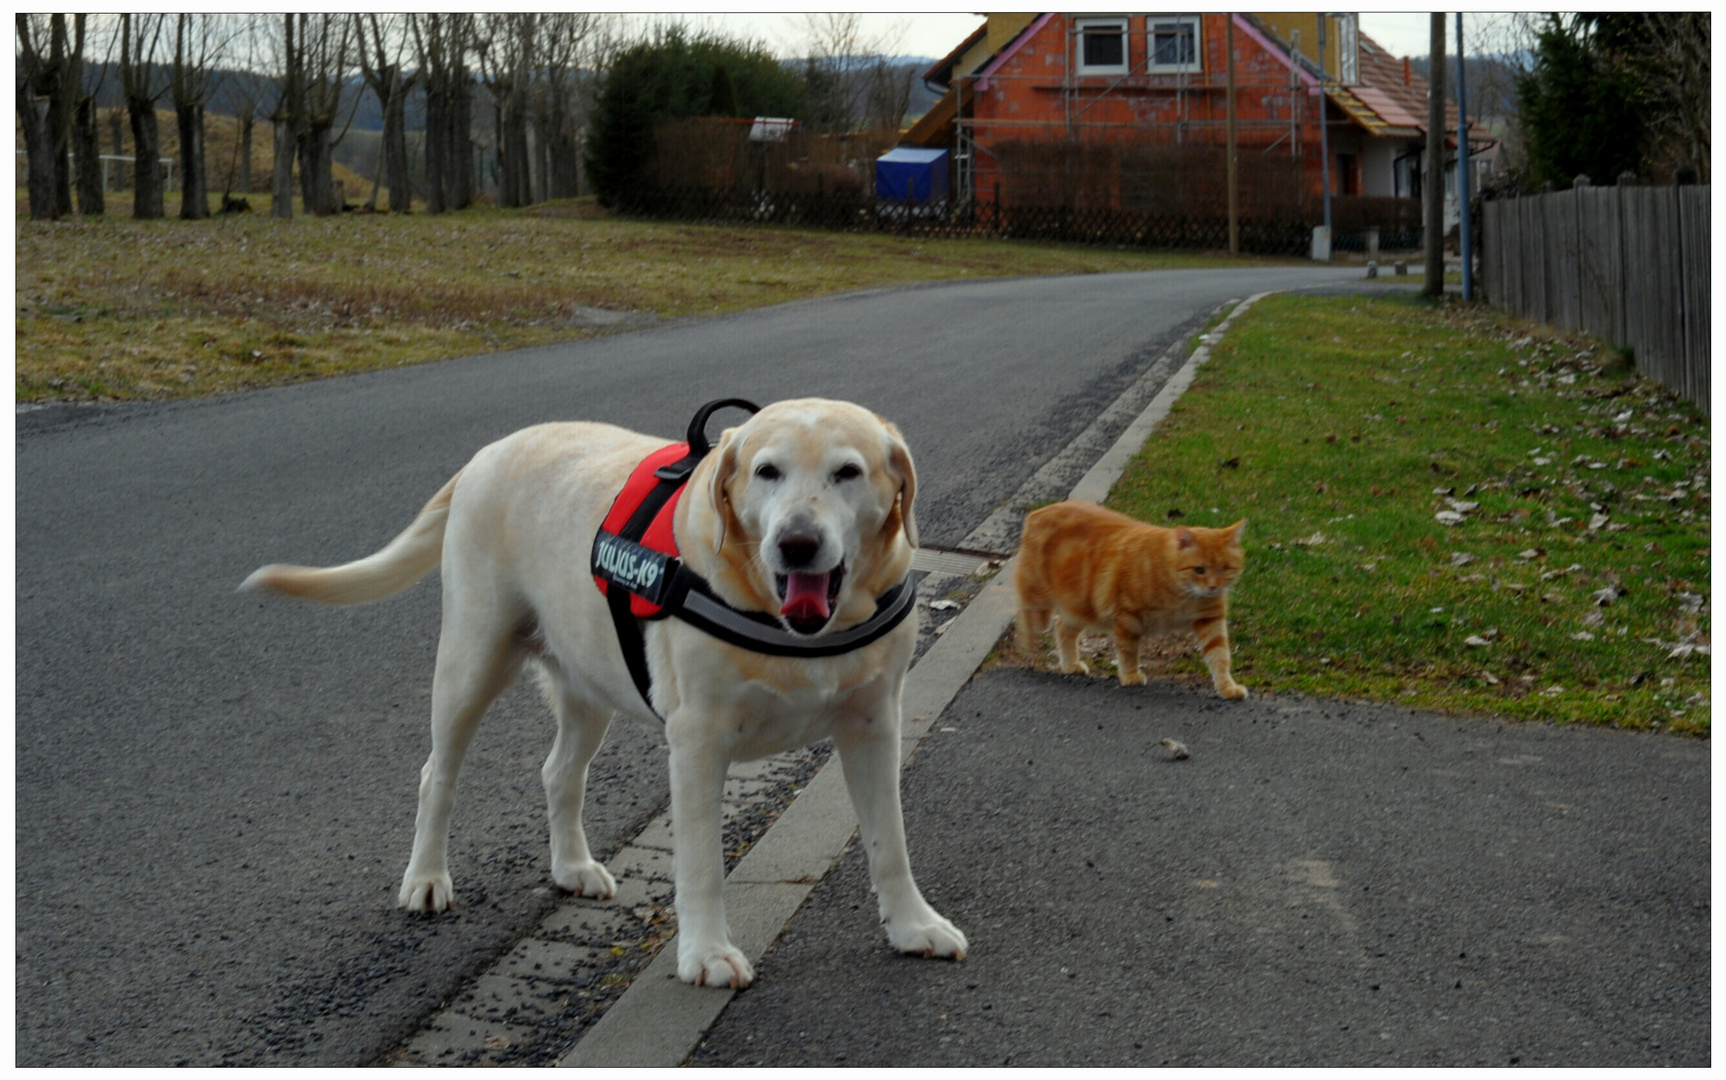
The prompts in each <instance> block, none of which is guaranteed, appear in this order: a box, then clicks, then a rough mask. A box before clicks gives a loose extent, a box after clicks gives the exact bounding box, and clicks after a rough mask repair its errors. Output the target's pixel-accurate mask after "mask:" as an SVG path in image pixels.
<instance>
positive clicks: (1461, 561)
mask: <svg viewBox="0 0 1726 1080" xmlns="http://www.w3.org/2000/svg"><path fill="white" fill-rule="evenodd" d="M1476 561H1478V560H1477V557H1476V556H1474V555H1470V554H1469V553H1468V552H1466V551H1458V552H1455V553H1454V554H1452V555H1451V557H1450V565H1452V566H1467V565H1468V564H1469V563H1471V562H1476Z"/></svg>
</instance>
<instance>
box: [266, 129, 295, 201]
mask: <svg viewBox="0 0 1726 1080" xmlns="http://www.w3.org/2000/svg"><path fill="white" fill-rule="evenodd" d="M270 131H271V137H272V139H273V141H274V143H275V154H276V161H275V167H274V169H272V170H271V173H270V216H271V217H278V218H291V217H293V216H294V131H293V127H292V126H291V125H290V124H289V123H288V121H287V118H285V117H282V116H275V117H271V118H270Z"/></svg>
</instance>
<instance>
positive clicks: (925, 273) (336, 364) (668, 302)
mask: <svg viewBox="0 0 1726 1080" xmlns="http://www.w3.org/2000/svg"><path fill="white" fill-rule="evenodd" d="M268 203H269V200H268V198H267V197H264V196H253V197H252V205H253V207H254V211H255V212H253V213H250V214H240V215H232V216H218V217H214V218H210V219H207V220H203V221H180V220H178V219H177V218H174V217H169V218H166V219H162V220H157V221H144V222H140V221H134V220H132V219H131V218H130V217H129V216H127V213H126V211H127V209H128V207H127V205H126V204H125V202H124V201H123V200H114V202H113V203H112V204H111V206H110V211H109V213H108V214H107V215H106V216H104V217H101V218H73V219H68V220H65V221H59V222H35V221H30V220H28V219H27V218H25V216H24V215H23V214H20V216H19V221H18V228H17V241H16V248H15V253H16V254H15V257H16V266H17V276H16V284H15V290H14V296H15V304H16V315H17V324H16V331H15V344H16V350H15V351H16V357H17V361H16V368H15V374H14V384H15V392H16V396H17V399H18V400H19V401H68V400H70V401H76V400H86V401H87V400H102V399H107V400H129V399H149V398H175V397H198V396H203V395H207V394H214V393H224V392H231V391H235V390H244V389H249V388H253V387H260V386H269V385H275V384H279V383H287V382H296V381H300V380H303V379H310V378H318V377H323V376H328V375H339V374H345V373H348V372H355V371H366V370H371V369H375V368H382V367H393V366H396V365H399V364H409V363H417V362H421V361H426V360H438V359H444V358H447V357H451V356H461V355H467V354H472V353H480V352H493V351H498V350H502V349H510V348H518V347H522V346H529V345H543V344H549V343H553V342H560V341H570V340H575V339H578V338H582V337H588V336H592V335H594V334H598V333H604V332H606V331H605V330H604V329H603V328H599V327H595V326H594V325H592V323H593V322H594V320H593V318H592V316H593V313H594V311H593V309H602V310H603V311H607V312H628V313H632V314H639V315H648V316H655V317H660V318H681V317H689V316H699V315H711V314H719V313H724V312H732V311H738V310H742V309H745V308H751V307H760V306H763V305H767V304H774V303H780V302H783V301H787V300H797V299H803V298H807V297H812V296H820V295H825V294H829V293H835V292H842V291H846V290H850V289H858V288H864V287H871V286H883V285H895V284H905V283H911V282H921V281H938V280H964V279H966V278H971V277H1001V276H1017V275H1027V274H1085V273H1104V272H1113V271H1125V270H1152V269H1180V268H1192V267H1213V266H1241V265H1255V264H1267V263H1285V262H1289V261H1290V260H1267V259H1250V258H1249V259H1231V258H1229V257H1228V256H1226V255H1216V254H1206V253H1197V252H1174V253H1171V252H1146V251H1127V250H1117V249H1109V248H1091V247H1079V246H1076V245H1050V244H1030V243H1018V242H1007V241H993V240H928V239H920V238H916V237H898V236H880V235H873V234H867V235H866V234H850V233H835V232H818V231H811V230H800V229H790V228H776V227H746V226H739V227H726V226H705V225H692V224H685V223H678V222H653V221H634V220H628V219H619V218H613V217H611V216H610V215H608V214H606V213H605V212H603V211H602V210H600V209H599V208H598V207H597V206H595V205H594V203H593V201H592V200H591V199H580V200H567V201H561V202H554V203H543V204H540V205H537V206H532V207H527V208H525V209H519V210H500V209H497V208H495V207H474V208H471V209H468V210H463V211H461V212H459V213H452V214H441V215H432V214H424V213H416V214H411V215H406V216H403V215H395V214H340V215H336V216H333V217H327V218H308V217H303V216H296V217H294V218H293V219H291V220H288V221H277V220H275V219H273V218H271V217H269V215H268V212H267V211H268ZM176 208H177V204H176V202H175V200H169V212H170V213H173V212H174V211H175V210H176ZM637 325H638V324H637Z"/></svg>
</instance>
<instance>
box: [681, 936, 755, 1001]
mask: <svg viewBox="0 0 1726 1080" xmlns="http://www.w3.org/2000/svg"><path fill="white" fill-rule="evenodd" d="M688 944H689V946H690V947H689V948H685V947H684V946H683V945H682V944H679V945H678V947H677V977H678V978H680V979H682V980H683V981H684V982H686V983H688V984H690V985H691V986H729V987H731V989H733V990H742V989H745V988H746V987H748V986H749V984H750V983H752V982H754V981H755V969H754V968H753V967H751V966H750V964H749V958H748V957H746V956H744V955H743V953H742V952H740V951H739V950H738V949H736V948H735V947H734V946H732V945H731V944H730V943H729V942H722V943H720V944H716V945H703V944H701V943H699V942H695V941H691V942H689V943H688Z"/></svg>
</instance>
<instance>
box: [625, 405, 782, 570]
mask: <svg viewBox="0 0 1726 1080" xmlns="http://www.w3.org/2000/svg"><path fill="white" fill-rule="evenodd" d="M720 409H747V410H749V412H750V413H751V414H754V413H758V412H760V411H761V406H759V405H757V404H755V403H754V402H753V401H746V400H744V399H743V398H740V397H728V398H720V399H718V400H717V401H709V402H708V403H707V404H705V405H703V406H702V407H701V408H699V409H697V410H695V416H694V418H692V419H691V420H690V421H689V431H688V433H687V435H686V436H685V439H684V441H685V442H687V443H688V444H689V453H687V454H685V455H684V456H683V457H681V458H678V459H677V460H676V461H674V462H672V463H671V464H669V465H661V466H660V467H659V468H657V469H655V470H653V475H655V476H657V477H659V479H660V480H662V481H665V482H668V483H670V484H672V485H673V487H672V489H670V490H667V491H666V493H665V495H666V498H669V497H670V495H671V491H672V490H675V489H676V486H677V485H681V484H682V483H683V482H684V481H685V480H688V479H689V474H690V473H693V472H694V471H695V466H696V464H697V463H699V462H700V461H701V459H702V458H704V457H706V456H707V455H708V453H709V452H710V451H711V450H712V449H713V444H712V443H710V442H708V441H707V421H708V420H710V419H711V418H712V417H713V414H714V413H716V412H718V411H719V410H720ZM652 499H653V495H649V496H648V501H650V502H651V501H652ZM660 501H661V503H662V504H663V502H664V500H663V499H662V500H660ZM657 512H658V508H657V507H655V513H657ZM652 516H653V515H652V514H649V515H648V519H649V520H652ZM643 528H646V526H643ZM630 539H632V540H635V539H640V538H639V537H630Z"/></svg>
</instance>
